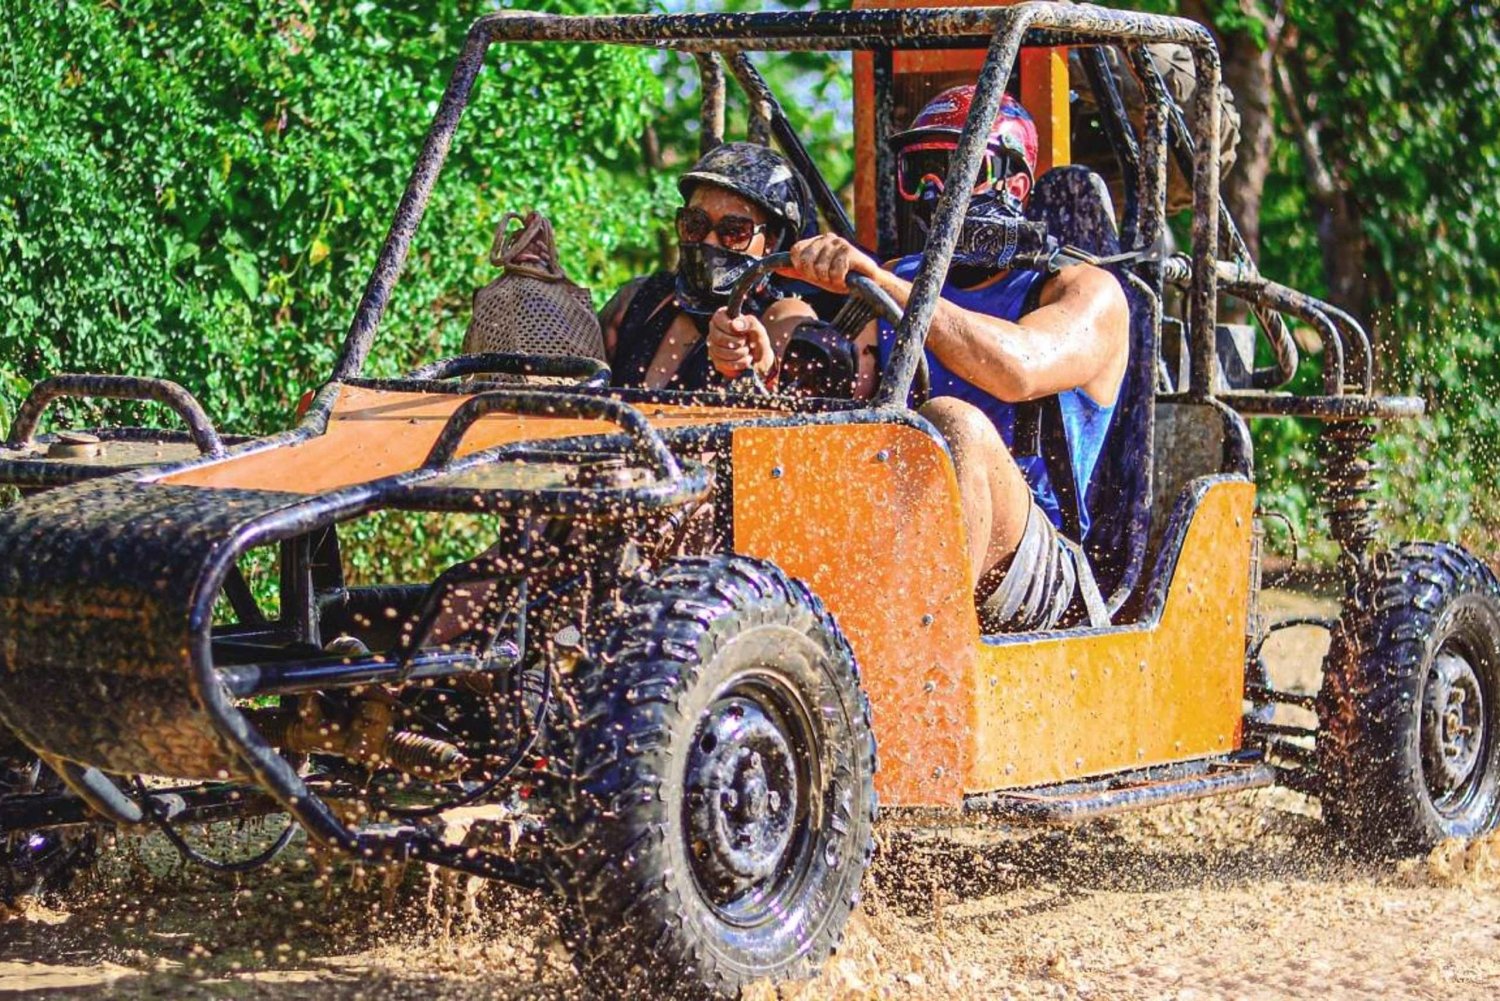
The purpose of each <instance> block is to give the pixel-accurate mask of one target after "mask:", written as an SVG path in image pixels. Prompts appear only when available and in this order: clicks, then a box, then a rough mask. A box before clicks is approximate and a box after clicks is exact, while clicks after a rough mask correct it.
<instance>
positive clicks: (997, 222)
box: [953, 189, 1048, 272]
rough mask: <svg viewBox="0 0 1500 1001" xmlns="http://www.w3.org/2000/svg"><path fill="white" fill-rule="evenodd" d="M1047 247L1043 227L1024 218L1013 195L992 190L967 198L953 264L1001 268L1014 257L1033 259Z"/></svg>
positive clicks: (989, 269) (993, 268) (1017, 200)
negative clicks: (967, 206)
mask: <svg viewBox="0 0 1500 1001" xmlns="http://www.w3.org/2000/svg"><path fill="white" fill-rule="evenodd" d="M1047 249H1048V245H1047V228H1046V226H1045V225H1044V224H1042V223H1037V222H1031V221H1029V220H1027V218H1026V216H1025V214H1024V210H1023V209H1022V207H1021V200H1020V199H1019V198H1017V197H1016V196H1015V195H1013V194H1011V193H1010V192H1009V191H1005V190H1003V189H1002V190H999V191H993V190H992V191H987V192H985V193H984V194H980V195H975V196H974V197H973V198H972V199H971V200H970V201H969V211H968V212H966V213H965V214H964V221H963V224H962V225H961V226H960V227H959V231H958V243H957V245H956V246H955V247H954V248H953V264H954V266H962V267H969V268H982V269H985V270H988V271H992V272H993V271H1003V270H1004V269H1006V268H1008V267H1010V266H1011V264H1012V263H1013V262H1015V261H1016V259H1017V258H1018V257H1020V258H1023V259H1028V260H1030V259H1035V258H1036V257H1037V256H1038V255H1044V254H1045V253H1046V251H1047Z"/></svg>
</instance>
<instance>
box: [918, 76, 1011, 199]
mask: <svg viewBox="0 0 1500 1001" xmlns="http://www.w3.org/2000/svg"><path fill="white" fill-rule="evenodd" d="M973 105H974V85H973V84H964V85H962V86H958V87H949V88H948V89H947V90H945V91H943V92H942V93H941V94H939V95H937V96H936V97H934V98H933V99H932V100H931V101H928V102H927V106H926V107H924V108H923V109H922V110H921V111H920V112H918V113H917V117H916V118H915V119H913V120H912V123H911V128H909V129H907V130H906V131H905V132H898V133H896V134H895V135H893V136H891V140H890V142H891V147H892V148H893V149H895V151H896V155H897V157H898V160H899V161H903V162H898V165H897V177H898V183H899V184H900V187H901V195H902V197H903V198H905V199H907V200H908V201H915V200H916V199H917V198H918V197H920V192H919V191H918V190H916V189H917V187H918V186H919V185H920V184H921V182H924V181H928V182H930V181H931V180H933V179H935V180H936V182H937V185H938V187H939V189H941V185H942V174H937V175H936V176H935V178H934V174H933V173H932V172H931V171H927V170H925V169H924V168H925V166H926V165H927V164H926V163H925V161H929V160H932V159H933V158H929V157H922V156H913V155H912V154H922V153H928V152H939V151H940V152H941V153H942V154H944V155H946V154H950V153H952V151H953V150H955V149H957V148H958V137H959V133H960V131H961V130H962V129H963V127H964V122H966V121H967V120H968V118H969V109H970V108H972V107H973ZM987 145H988V147H989V151H990V158H989V170H990V174H991V176H990V177H989V179H988V180H990V181H991V182H994V183H1000V182H1003V181H1004V180H1005V179H1006V178H1007V177H1010V176H1011V175H1013V174H1017V173H1025V174H1026V176H1027V177H1032V176H1034V174H1035V172H1036V156H1037V145H1038V141H1037V131H1036V122H1035V121H1033V120H1032V117H1031V114H1030V113H1029V112H1028V111H1027V110H1026V109H1025V108H1023V107H1022V106H1021V103H1020V102H1019V101H1017V100H1016V99H1015V98H1013V97H1011V96H1010V95H1009V94H1007V95H1005V98H1004V99H1003V100H1002V101H1001V103H1000V112H999V114H997V115H996V116H995V124H994V126H993V127H992V128H991V129H990V137H989V142H988V144H987ZM939 159H940V158H939ZM933 162H934V163H935V162H937V161H936V160H933ZM919 175H920V176H919ZM909 182H910V183H909ZM909 187H910V188H912V190H910V191H908V190H907V189H908V188H909Z"/></svg>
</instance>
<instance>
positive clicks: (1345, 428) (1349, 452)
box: [1323, 421, 1380, 566]
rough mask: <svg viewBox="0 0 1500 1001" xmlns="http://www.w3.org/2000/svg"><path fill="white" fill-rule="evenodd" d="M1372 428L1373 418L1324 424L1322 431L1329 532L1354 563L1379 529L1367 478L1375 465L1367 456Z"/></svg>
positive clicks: (1372, 439) (1372, 489) (1359, 561)
mask: <svg viewBox="0 0 1500 1001" xmlns="http://www.w3.org/2000/svg"><path fill="white" fill-rule="evenodd" d="M1375 431H1376V427H1375V424H1374V422H1373V421H1341V422H1338V423H1330V424H1327V425H1325V427H1324V432H1323V467H1324V469H1323V475H1324V481H1325V484H1326V486H1325V488H1324V491H1325V493H1326V495H1327V498H1328V529H1329V534H1331V535H1332V536H1333V541H1335V542H1337V543H1338V544H1339V547H1340V548H1341V549H1342V550H1343V552H1344V555H1345V556H1346V557H1347V558H1348V559H1349V560H1352V561H1353V563H1354V564H1355V565H1356V566H1357V565H1359V564H1362V563H1364V561H1365V557H1366V556H1367V555H1368V554H1369V549H1370V545H1371V543H1373V542H1374V541H1375V535H1376V533H1377V532H1379V530H1380V523H1379V520H1378V519H1377V518H1376V516H1375V510H1376V503H1375V500H1374V492H1375V481H1374V480H1373V479H1372V478H1371V473H1373V472H1374V471H1375V470H1376V469H1377V468H1378V467H1377V466H1376V464H1375V462H1374V461H1373V460H1372V459H1371V458H1370V451H1371V447H1372V446H1373V445H1374V444H1375Z"/></svg>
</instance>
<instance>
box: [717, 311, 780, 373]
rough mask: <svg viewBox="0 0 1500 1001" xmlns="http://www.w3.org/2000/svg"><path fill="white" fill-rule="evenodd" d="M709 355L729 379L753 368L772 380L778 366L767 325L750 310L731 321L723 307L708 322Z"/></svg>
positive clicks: (719, 370)
mask: <svg viewBox="0 0 1500 1001" xmlns="http://www.w3.org/2000/svg"><path fill="white" fill-rule="evenodd" d="M708 357H709V360H710V361H712V362H713V363H714V368H715V369H717V370H718V372H719V374H720V375H722V376H724V377H725V378H726V379H732V378H734V377H735V376H737V375H739V374H740V373H741V372H743V371H745V370H746V369H748V368H753V369H754V370H755V372H756V374H758V375H759V376H760V377H761V378H762V379H765V380H768V381H769V379H770V378H771V375H772V373H773V372H774V371H775V369H776V352H775V351H774V350H772V348H771V335H770V334H769V333H768V332H767V331H766V326H765V324H763V323H761V322H760V320H758V319H756V318H755V317H753V316H751V315H749V314H748V313H746V314H742V315H740V316H736V317H735V318H734V319H732V320H731V319H730V318H729V311H728V310H727V309H723V308H720V309H719V311H718V312H716V313H715V314H714V315H713V318H712V319H711V320H709V321H708Z"/></svg>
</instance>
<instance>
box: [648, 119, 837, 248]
mask: <svg viewBox="0 0 1500 1001" xmlns="http://www.w3.org/2000/svg"><path fill="white" fill-rule="evenodd" d="M703 183H708V184H714V185H717V186H719V187H721V188H725V189H727V190H729V191H733V192H734V193H735V194H737V195H739V196H741V197H742V198H744V199H746V200H747V201H750V202H753V203H754V204H756V205H759V206H760V207H761V208H762V209H764V210H765V212H766V215H767V216H768V217H769V218H771V219H774V220H775V221H776V222H777V223H778V225H779V227H780V229H781V235H780V238H779V239H778V240H777V245H776V246H775V247H774V248H773V250H785V249H786V248H788V247H790V246H791V245H792V244H793V243H795V242H796V241H797V239H798V238H799V237H800V236H801V235H802V232H803V228H804V227H805V226H806V225H807V224H808V222H809V221H810V220H811V219H812V216H813V205H812V196H811V195H810V194H809V193H808V190H807V183H806V182H805V181H803V180H802V177H801V175H800V174H798V173H797V172H796V171H795V170H793V169H792V165H791V164H790V163H788V162H787V161H786V158H785V157H784V156H782V155H781V154H780V153H778V152H776V151H775V150H773V149H770V148H768V147H765V146H760V145H757V144H755V143H741V142H735V143H723V144H722V145H719V146H716V147H714V148H713V149H711V150H709V151H708V152H707V153H705V154H704V155H703V156H702V158H701V159H699V161H698V162H697V163H695V164H693V169H692V170H689V171H688V172H687V173H685V174H683V175H682V177H681V178H680V179H679V180H678V182H677V190H679V191H681V192H682V200H683V201H687V200H688V199H690V198H692V196H693V189H694V188H696V187H697V186H698V185H699V184H703Z"/></svg>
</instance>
